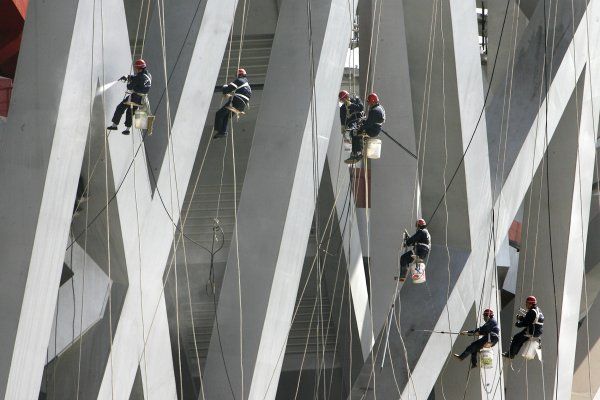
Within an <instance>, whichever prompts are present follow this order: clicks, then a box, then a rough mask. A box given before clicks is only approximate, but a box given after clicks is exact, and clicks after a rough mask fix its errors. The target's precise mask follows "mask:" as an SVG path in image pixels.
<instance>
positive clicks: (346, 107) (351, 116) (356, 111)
mask: <svg viewBox="0 0 600 400" xmlns="http://www.w3.org/2000/svg"><path fill="white" fill-rule="evenodd" d="M338 99H339V100H340V102H341V103H342V105H341V106H340V123H341V126H342V133H345V132H346V131H347V130H353V129H356V128H357V125H358V122H359V121H360V119H361V117H362V116H363V111H364V109H365V106H364V105H363V103H362V101H361V100H360V99H359V98H358V97H356V96H350V93H348V91H346V90H342V91H341V92H340V93H339V94H338Z"/></svg>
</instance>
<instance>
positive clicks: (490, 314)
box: [483, 308, 494, 318]
mask: <svg viewBox="0 0 600 400" xmlns="http://www.w3.org/2000/svg"><path fill="white" fill-rule="evenodd" d="M483 316H484V317H488V318H492V317H493V316H494V310H492V309H491V308H486V309H485V310H483Z"/></svg>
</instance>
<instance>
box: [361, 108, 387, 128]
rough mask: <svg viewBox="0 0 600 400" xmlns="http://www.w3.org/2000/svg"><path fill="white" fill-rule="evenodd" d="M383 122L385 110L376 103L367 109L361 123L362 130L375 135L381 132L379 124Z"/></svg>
mask: <svg viewBox="0 0 600 400" xmlns="http://www.w3.org/2000/svg"><path fill="white" fill-rule="evenodd" d="M384 122H385V110H384V109H383V107H381V104H379V103H377V104H375V105H373V106H372V107H371V108H370V109H369V113H368V114H367V119H366V120H365V121H364V122H363V124H362V130H364V131H365V132H367V133H368V134H369V136H377V135H379V132H381V126H382V125H383V123H384Z"/></svg>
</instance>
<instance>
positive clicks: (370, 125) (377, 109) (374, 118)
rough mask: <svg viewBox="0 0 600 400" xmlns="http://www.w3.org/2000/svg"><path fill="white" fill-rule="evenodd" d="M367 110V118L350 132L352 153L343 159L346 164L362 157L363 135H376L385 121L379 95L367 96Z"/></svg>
mask: <svg viewBox="0 0 600 400" xmlns="http://www.w3.org/2000/svg"><path fill="white" fill-rule="evenodd" d="M367 103H368V104H369V111H368V113H367V118H366V119H364V120H361V122H360V123H359V127H358V129H357V130H356V133H353V134H352V154H350V157H348V159H346V160H345V163H346V164H354V163H357V162H359V161H360V160H361V159H362V151H363V136H369V137H377V136H378V135H379V133H380V132H381V127H382V126H383V123H384V122H385V110H384V109H383V107H382V106H381V104H380V103H379V96H377V94H376V93H371V94H369V95H368V96H367Z"/></svg>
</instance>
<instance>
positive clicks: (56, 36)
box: [0, 1, 129, 399]
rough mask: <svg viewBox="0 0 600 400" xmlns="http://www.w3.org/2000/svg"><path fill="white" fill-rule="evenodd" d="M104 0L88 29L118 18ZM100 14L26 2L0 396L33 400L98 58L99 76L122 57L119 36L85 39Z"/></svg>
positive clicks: (11, 143)
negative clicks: (101, 17) (101, 40)
mask: <svg viewBox="0 0 600 400" xmlns="http://www.w3.org/2000/svg"><path fill="white" fill-rule="evenodd" d="M109 3H110V2H105V3H104V9H103V12H104V17H105V19H104V20H105V21H107V22H106V25H105V26H104V27H102V26H101V24H99V23H98V24H96V25H95V29H96V30H97V33H99V32H100V30H102V29H103V30H104V31H108V30H109V29H108V28H109V26H113V25H111V22H108V21H116V22H115V23H116V24H118V22H119V21H122V22H123V24H124V13H123V7H122V4H121V6H120V7H119V6H118V4H116V5H112V4H109ZM99 10H100V4H96V9H95V10H94V8H93V5H92V4H91V3H89V2H80V3H79V2H76V3H75V4H74V3H73V2H67V1H59V2H53V3H52V4H51V5H45V4H42V3H32V4H30V5H29V9H28V16H27V17H28V18H27V21H26V24H25V29H24V35H23V42H22V44H21V50H20V54H19V65H18V70H17V79H16V82H15V87H14V90H13V97H12V105H11V111H10V115H9V118H8V123H7V124H6V125H5V126H3V127H2V128H3V129H2V130H3V132H2V137H3V146H2V154H1V155H0V163H1V164H2V166H3V167H2V177H1V178H0V180H1V181H2V182H3V185H4V188H5V190H4V191H3V194H2V196H3V197H2V200H0V201H1V202H2V204H3V210H4V212H3V222H4V223H3V224H2V229H3V230H4V233H3V234H2V236H3V237H4V238H5V240H3V241H2V245H1V246H2V248H3V249H4V251H3V254H6V258H5V262H6V267H5V268H3V269H2V279H1V282H2V287H3V290H2V291H0V292H1V293H2V296H3V297H2V301H1V304H2V312H1V313H0V314H1V316H2V320H3V321H4V323H3V325H2V326H3V328H2V335H1V336H2V344H1V345H0V348H2V349H3V357H1V358H2V361H1V362H0V396H1V397H6V398H11V399H12V398H19V399H34V398H37V397H38V393H39V383H40V380H41V377H42V371H43V366H44V363H45V359H46V346H47V344H48V339H49V337H50V330H51V327H52V320H53V315H54V309H55V304H56V302H55V300H56V296H57V291H58V284H59V277H60V272H61V270H62V265H63V260H64V249H65V248H66V245H67V241H68V239H67V238H68V229H69V223H70V221H71V214H72V211H73V202H74V199H75V193H76V188H77V182H78V178H79V171H80V169H81V161H82V158H83V152H84V148H85V142H86V133H87V131H88V124H89V121H90V102H91V99H92V97H93V95H94V93H93V92H94V89H95V84H96V83H97V77H98V76H99V73H98V71H99V70H100V69H99V67H100V63H101V62H102V63H104V66H103V71H104V74H105V76H107V77H110V76H120V75H117V74H118V73H119V72H118V67H119V63H118V62H115V60H116V59H118V57H119V56H122V55H123V54H127V53H128V45H127V42H126V41H124V40H123V37H120V38H119V37H116V36H112V35H106V36H105V37H104V41H103V43H104V45H105V46H106V47H108V48H112V49H113V50H114V51H112V52H110V53H104V57H101V56H100V53H101V50H100V49H101V48H102V47H101V43H100V35H99V34H98V35H96V37H95V41H93V40H92V32H91V29H90V27H91V26H92V19H93V18H94V16H95V15H96V16H97V15H99ZM124 37H126V36H124ZM119 44H121V47H120V48H119ZM123 50H124V52H123ZM40 60H46V61H48V62H44V63H40ZM49 60H52V61H51V62H50V61H49ZM127 64H129V62H128V61H127ZM83 65H85V66H87V67H85V68H83V67H82V66H83ZM90 70H91V71H90ZM94 77H96V79H94ZM106 98H107V99H108V100H110V99H113V97H112V96H111V95H110V94H108V95H107V96H106ZM9 369H10V371H9Z"/></svg>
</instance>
